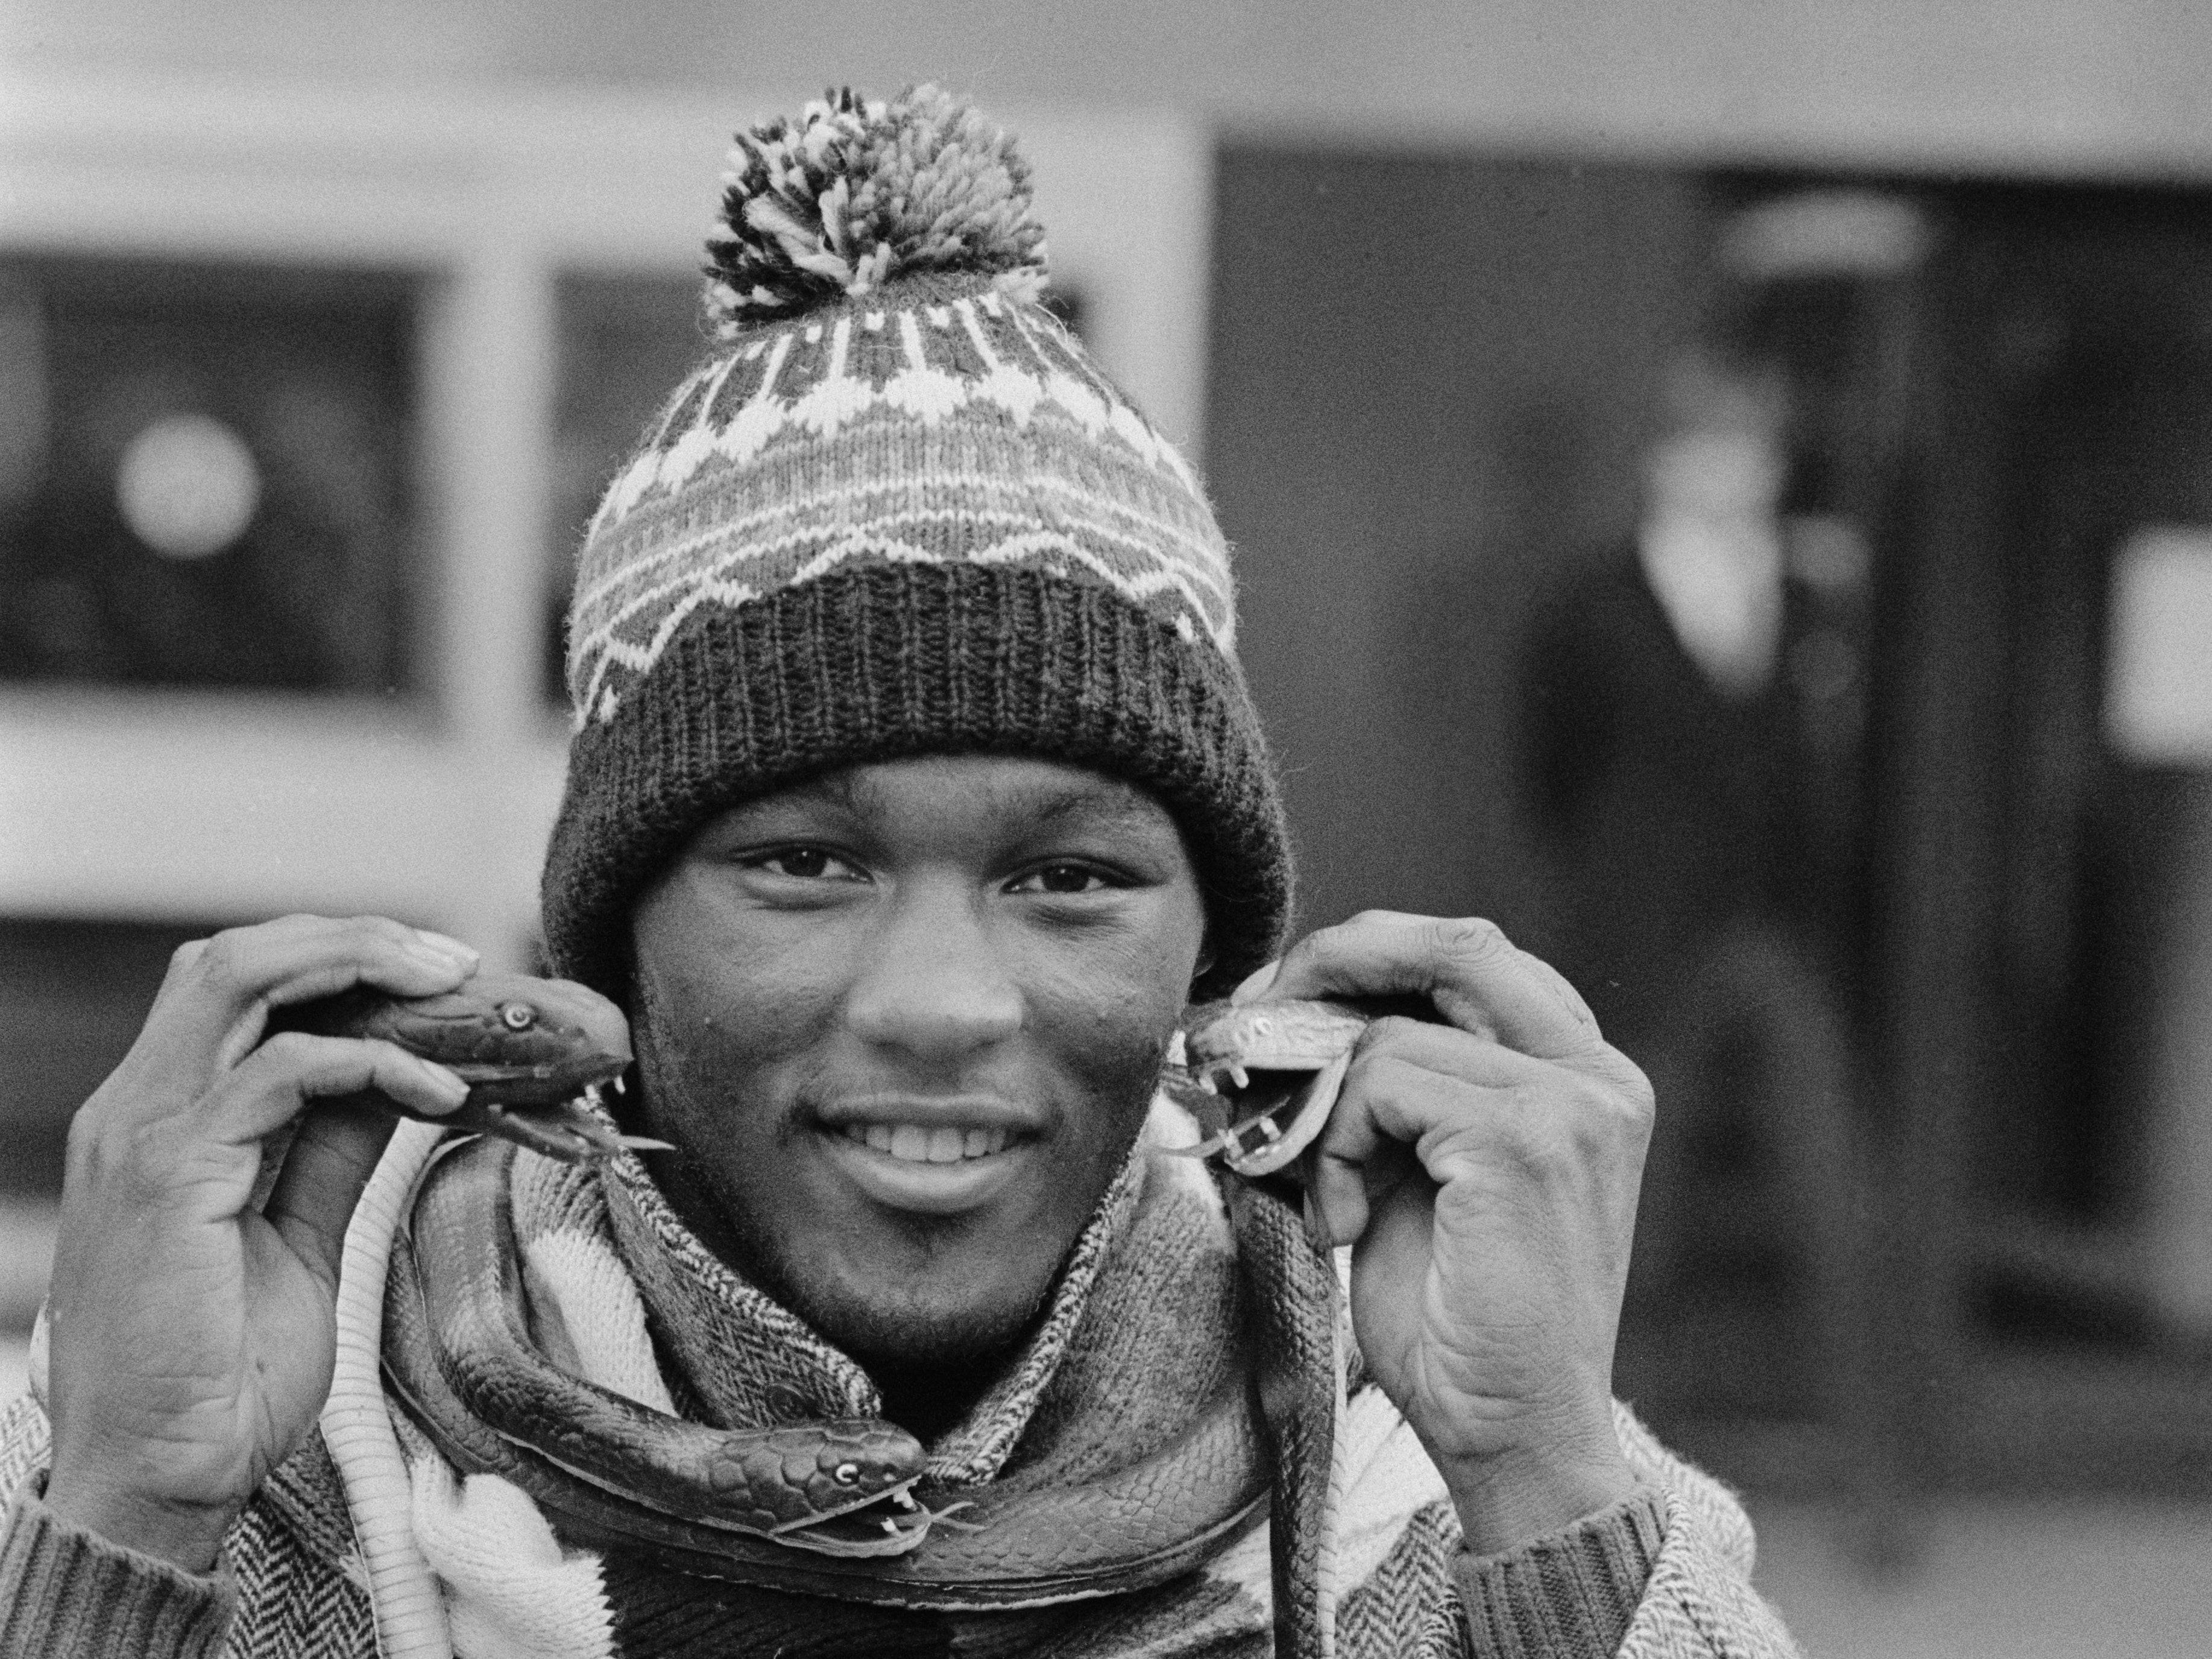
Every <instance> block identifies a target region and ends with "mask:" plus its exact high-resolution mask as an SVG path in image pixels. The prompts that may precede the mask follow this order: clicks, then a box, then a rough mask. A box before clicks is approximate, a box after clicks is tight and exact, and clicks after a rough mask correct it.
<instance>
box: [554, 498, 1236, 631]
mask: <svg viewBox="0 0 2212 1659" xmlns="http://www.w3.org/2000/svg"><path fill="white" fill-rule="evenodd" d="M947 517H957V518H960V519H963V520H972V519H975V518H997V519H1000V520H1001V521H1004V522H1006V523H1010V524H1017V525H1027V524H1029V523H1030V522H1032V520H1031V519H1030V516H1029V515H1027V514H1008V513H973V512H955V511H953V510H951V509H939V510H936V511H931V510H928V509H915V510H914V511H912V512H907V513H899V514H894V515H888V516H886V517H884V518H879V519H877V520H874V521H872V522H871V524H870V526H869V529H868V530H867V531H865V532H854V533H851V534H848V536H847V537H846V538H845V540H842V541H840V542H836V543H833V544H831V545H832V546H840V547H848V548H849V547H852V546H859V545H861V543H862V542H863V541H865V540H866V538H867V537H868V536H869V535H870V534H878V533H880V532H881V531H882V530H884V528H888V527H891V526H896V525H908V526H913V525H918V524H923V523H927V522H929V521H932V520H941V519H945V518H947ZM821 534H822V533H821V531H820V530H818V529H807V530H795V531H793V532H792V533H791V534H788V535H785V536H781V537H778V538H776V539H775V540H773V541H769V542H752V543H748V544H746V545H744V546H739V547H733V548H731V549H730V550H728V551H727V552H725V553H724V554H723V555H722V556H721V557H720V558H716V559H715V560H714V562H713V563H711V564H708V565H706V566H704V567H703V568H702V569H699V570H683V571H680V572H679V573H678V575H676V576H673V577H672V578H671V579H670V580H667V581H665V582H656V583H654V584H653V585H652V586H651V587H648V588H646V589H641V591H639V592H637V593H635V594H633V595H630V596H629V598H628V599H627V600H625V601H623V603H622V604H621V605H620V606H618V607H616V609H615V610H614V612H613V613H611V615H609V616H607V617H606V618H605V619H603V620H598V621H591V622H586V624H585V625H584V627H583V629H582V632H581V635H580V640H579V643H578V645H577V647H576V653H577V658H578V661H579V662H581V661H582V660H583V658H584V657H585V656H586V655H587V654H588V653H589V652H590V650H592V647H593V645H594V644H595V643H604V642H609V641H611V640H612V639H613V637H614V633H615V630H617V629H618V628H619V627H621V626H622V625H623V623H625V622H627V621H629V619H630V618H631V617H633V616H635V615H636V614H637V613H639V612H641V611H646V610H650V609H651V608H653V606H654V605H656V604H658V603H659V601H662V600H664V599H665V598H666V597H667V596H668V595H671V594H675V593H681V592H682V591H683V590H684V589H685V588H687V587H689V586H690V585H691V584H692V583H694V582H702V581H705V582H726V581H727V580H728V578H729V576H730V574H731V572H732V571H733V570H737V569H738V567H740V566H741V565H744V564H751V563H755V562H757V561H759V560H761V559H764V558H771V557H773V556H774V555H775V554H776V553H778V552H789V551H790V550H792V549H793V548H796V547H800V546H805V545H806V544H807V543H809V542H811V541H814V540H818V539H819V537H820V535H821ZM872 545H875V546H878V547H879V549H880V551H882V552H883V554H884V557H885V558H890V559H893V560H896V562H898V563H901V564H955V563H969V564H1012V563H1015V562H1017V561H1018V560H1020V559H1022V558H1028V557H1030V556H1032V555H1033V554H1034V553H1036V552H1038V551H1040V550H1043V551H1049V552H1067V553H1070V554H1072V555H1073V557H1074V558H1076V559H1077V560H1078V561H1079V562H1080V563H1082V564H1084V565H1085V568H1087V569H1089V570H1093V571H1095V572H1096V573H1097V575H1098V576H1100V577H1102V578H1103V580H1105V581H1106V582H1109V583H1110V584H1111V585H1112V586H1114V587H1115V589H1119V590H1120V591H1121V592H1122V593H1124V594H1126V595H1128V596H1129V597H1130V598H1131V599H1133V600H1134V601H1137V602H1139V604H1141V603H1142V602H1143V601H1145V600H1146V599H1148V598H1150V597H1151V596H1152V595H1154V594H1158V593H1164V592H1166V591H1167V590H1168V589H1170V588H1173V589H1176V590H1177V591H1179V592H1181V593H1182V595H1183V596H1184V598H1186V599H1188V601H1190V602H1191V604H1192V605H1193V606H1194V607H1196V608H1197V609H1198V611H1199V613H1200V615H1201V616H1203V615H1205V614H1206V604H1205V601H1206V590H1204V589H1200V588H1197V587H1194V586H1193V585H1192V583H1191V582H1189V581H1188V578H1187V577H1186V576H1184V575H1183V574H1182V572H1180V571H1178V570H1176V569H1175V568H1174V567H1173V566H1172V565H1167V564H1156V565H1155V566H1154V567H1153V568H1152V569H1151V570H1146V571H1144V572H1142V573H1131V572H1125V571H1117V570H1114V569H1113V568H1112V567H1111V566H1109V565H1108V564H1106V563H1105V562H1104V561H1103V559H1101V558H1098V557H1097V554H1095V553H1092V552H1090V551H1089V550H1088V549H1087V548H1085V547H1084V546H1082V545H1081V544H1080V543H1079V542H1076V541H1074V540H1073V538H1071V537H1069V536H1067V535H1066V534H1065V533H1064V532H1060V531H1032V532H1028V533H1024V534H1015V535H1012V536H1008V537H1007V538H1006V540H1004V541H1001V542H1000V543H998V544H996V545H994V546H991V547H988V548H985V549H982V550H981V551H979V552H968V553H963V554H958V555H951V556H948V555H946V554H943V553H939V552H933V551H932V550H930V549H927V548H925V547H924V546H921V544H919V543H916V542H912V541H908V540H902V539H900V538H896V537H892V536H884V537H882V539H881V540H880V542H879V543H876V544H872ZM843 557H847V558H849V557H850V554H849V552H848V553H847V554H845V555H843ZM836 562H837V561H835V560H832V561H829V562H828V563H825V562H824V561H823V559H822V558H821V557H820V556H819V555H817V557H816V558H813V559H811V560H810V561H808V563H806V564H803V565H800V566H799V567H797V568H796V569H795V570H793V571H792V572H791V573H790V574H789V575H787V576H784V577H783V578H782V579H781V585H784V586H796V585H797V584H798V583H799V582H805V581H807V580H810V579H811V577H812V576H817V575H819V574H821V573H822V572H823V570H828V569H829V568H831V566H832V565H833V564H835V563H836ZM749 591H750V590H749ZM581 615H582V613H581V611H579V617H580V618H581ZM1230 633H1231V628H1230V627H1228V626H1226V625H1225V626H1224V627H1223V628H1222V629H1221V630H1220V631H1218V633H1215V634H1214V635H1213V637H1215V638H1217V639H1218V640H1219V641H1220V643H1221V646H1222V649H1223V650H1228V649H1229V648H1230V640H1229V637H1228V636H1229V634H1230Z"/></svg>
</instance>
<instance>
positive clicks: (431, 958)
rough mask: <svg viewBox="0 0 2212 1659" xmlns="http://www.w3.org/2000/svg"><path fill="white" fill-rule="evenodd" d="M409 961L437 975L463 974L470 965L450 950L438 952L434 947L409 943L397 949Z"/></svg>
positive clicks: (467, 960) (462, 957)
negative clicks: (401, 951)
mask: <svg viewBox="0 0 2212 1659" xmlns="http://www.w3.org/2000/svg"><path fill="white" fill-rule="evenodd" d="M399 948H400V949H401V950H403V951H404V952H405V953H406V955H407V956H408V958H409V960H410V961H416V962H420V963H421V964H422V966H423V967H427V968H429V969H431V970H432V971H433V972H434V973H466V972H467V971H468V969H469V967H470V966H471V964H470V962H469V959H468V958H467V957H465V956H457V955H454V954H453V952H452V951H450V950H440V949H439V948H436V947H435V945H426V944H422V943H419V942H410V943H407V944H404V945H402V946H400V947H399Z"/></svg>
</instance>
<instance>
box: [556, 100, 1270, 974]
mask: <svg viewBox="0 0 2212 1659" xmlns="http://www.w3.org/2000/svg"><path fill="white" fill-rule="evenodd" d="M731 162H732V166H731V170H730V171H729V172H728V173H727V174H725V175H724V183H725V186H726V190H725V193H724V197H723V204H722V217H721V221H720V223H718V224H717V225H716V226H715V228H714V231H713V232H712V234H711V235H710V238H709V240H708V258H709V264H708V270H707V275H708V285H707V292H706V308H707V322H708V332H709V333H710V335H711V337H712V339H713V345H712V348H711V349H710V351H708V355H707V357H705V359H704V361H702V363H700V364H699V365H698V367H697V368H696V369H694V370H693V371H692V373H691V374H690V375H689V376H688V377H687V378H686V379H685V380H684V382H683V384H682V385H681V386H680V387H678V389H677V391H676V393H675V395H674V397H673V398H672V399H671V400H670V402H669V403H668V405H667V406H666V409H665V412H664V413H663V414H662V415H661V417H660V418H659V420H658V421H656V422H655V423H654V424H653V426H652V427H651V429H650V430H648V431H647V435H646V436H645V440H644V442H643V444H642V447H641V448H640V449H639V450H638V452H637V454H636V455H635V458H634V459H633V460H631V461H630V463H629V466H628V467H625V468H624V469H623V472H622V473H621V474H620V475H619V476H618V477H617V479H615V481H614V483H613V484H612V485H611V487H610V488H609V489H608V491H607V493H606V496H605V499H604V500H603V501H602V503H600V506H599V511H598V512H597V514H596V515H594V516H593V518H592V523H591V527H590V528H589V530H588V531H587V532H586V535H585V540H584V547H583V553H582V558H581V561H580V569H579V572H578V576H577V581H576V589H575V595H574V602H573V604H572V606H571V607H570V611H569V619H568V691H569V695H570V698H571V699H572V701H573V703H574V712H575V722H576V730H575V735H574V741H573V742H572V744H571V746H570V748H569V752H568V785H567V790H566V792H565V794H564V796H563V798H562V803H561V812H560V816H559V819H558V820H557V822H556V825H555V826H554V831H553V839H552V843H551V846H550V850H549V851H548V854H547V858H546V864H545V874H544V888H543V900H544V919H545V935H546V944H547V948H548V951H549V954H550V957H551V959H552V963H553V966H554V967H555V970H556V972H558V973H562V974H565V975H567V976H568V977H569V978H572V979H580V980H583V981H584V982H585V983H586V984H588V985H594V986H596V987H598V988H599V990H601V991H605V992H606V993H607V994H609V995H611V996H612V997H616V998H617V1000H618V1001H619V1000H624V999H626V997H627V995H628V991H629V955H628V949H629V912H630V908H631V906H632V905H633V904H634V903H635V900H636V899H637V897H638V895H639V894H640V893H641V891H642V889H643V888H644V887H645V886H646V885H647V883H648V882H649V881H652V880H653V877H654V876H655V875H657V874H658V873H659V872H660V871H661V870H662V869H665V867H666V865H667V864H668V863H669V862H670V861H671V859H672V858H674V857H676V856H677V855H678V852H679V851H681V850H682V848H683V847H684V844H685V843H686V842H687V841H688V840H689V839H690V837H691V836H692V835H693V834H694V833H696V831H697V830H698V829H700V828H701V827H702V826H703V825H704V824H705V823H706V821H707V820H708V819H710V818H712V817H713V816H714V814H717V813H719V812H720V811H722V810H723V809H725V808H727V807H729V806H731V805H732V804H734V803H736V802H739V801H743V800H745V799H747V798H749V797H752V796H759V795H762V794H765V793H768V792H769V791H772V790H776V789H778V788H781V787H783V786H785V785H787V784H793V783H797V782H799V781H800V780H802V779H804V778H808V777H810V776H812V775H814V774H817V773H821V772H827V771H830V770H833V769H836V768H838V767H842V766H848V765H858V764H861V763H866V762H870V761H879V760H887V759H895V758H897V757H901V756H908V755H918V754H1004V755H1025V756H1034V757H1037V758H1041V759H1050V760H1057V761H1063V762H1067V763H1070V764H1073V765H1083V766H1088V767H1091V768H1094V769H1096V770H1097V771H1100V772H1107V773H1110V774H1113V775H1115V776H1117V777H1120V778H1125V779H1127V780H1128V781H1129V782H1131V783H1133V784H1138V785H1139V786H1141V787H1142V788H1144V789H1145V790H1148V791H1149V792H1150V793H1151V794H1152V796H1154V797H1155V798H1156V799H1157V800H1158V801H1159V802H1161V803H1162V804H1163V805H1164V807H1165V808H1167V809H1168V811H1169V812H1170V813H1171V814H1173V815H1174V817H1175V819H1176V822H1177V824H1178V825H1179V826H1180V827H1181V829H1182V834H1183V837H1184V839H1185V842H1186V845H1188V849H1189V851H1190V854H1191V857H1192V860H1193V863H1194V867H1195V869H1196V872H1197V875H1198V880H1199V882H1200V889H1201V892H1202V894H1203V896H1204V900H1205V903H1206V911H1207V917H1208V922H1209V939H1210V945H1211V949H1212V964H1211V967H1210V968H1209V970H1208V972H1207V973H1206V975H1205V976H1204V977H1203V978H1202V979H1201V982H1200V987H1199V988H1198V989H1199V990H1200V992H1201V993H1204V994H1212V993H1213V992H1218V991H1219V990H1221V989H1223V988H1225V987H1226V986H1228V985H1233V984H1235V983H1236V981H1237V979H1240V978H1241V977H1243V975H1244V974H1245V973H1249V971H1250V970H1251V969H1252V968H1254V967H1257V966H1258V965H1259V964H1260V963H1261V962H1263V961H1266V960H1267V958H1268V957H1269V956H1270V955H1273V951H1274V949H1275V948H1276V945H1277V942H1278V940H1279V936H1280V934H1281V932H1282V929H1283V926H1284V923H1285V916H1286V912H1287V911H1288V908H1289V902H1290V860H1289V852H1288V846H1287V843H1286V839H1285V831H1284V826H1283V819H1282V812H1281V808H1280V804H1279V799H1278V796H1277V793H1276V787H1275V781H1274V778H1273V772H1272V769H1271V767H1270V765H1269V764H1268V759H1267V749H1266V745H1265V743H1264V741H1263V740H1262V738H1261V730H1260V724H1259V720H1258V717H1257V716H1256V714H1255V711H1254V710H1253V707H1252V703H1251V699H1250V698H1249V696H1248V694H1247V692H1246V691H1245V686H1244V682H1243V675H1242V674H1241V673H1240V671H1239V670H1238V668H1237V661H1236V657H1235V656H1234V654H1233V650H1232V645H1233V641H1234V638H1235V631H1236V617H1235V608H1234V602H1233V595H1232V592H1231V581H1230V570H1229V550H1228V547H1227V545H1226V544H1225V542H1224V541H1223V540H1222V536H1221V532H1220V530H1219V528H1218V527H1217V526H1216V525H1215V523H1214V521H1213V514H1212V509H1210V508H1209V507H1208V506H1207V504H1206V498H1205V495H1204V493H1203V491H1201V489H1200V485H1199V483H1198V480H1197V479H1196V478H1195V477H1194V475H1193V473H1192V472H1191V469H1190V468H1189V467H1188V465H1186V464H1185V462H1184V460H1183V459H1182V456H1181V455H1179V454H1176V451H1175V449H1174V448H1173V447H1172V446H1171V445H1170V444H1169V443H1168V442H1167V441H1166V440H1165V439H1164V438H1163V437H1162V436H1160V435H1159V433H1158V431H1156V430H1154V429H1153V428H1152V425H1151V424H1150V423H1148V422H1147V421H1146V419H1145V418H1144V417H1143V416H1142V415H1140V414H1139V413H1138V412H1137V411H1136V409H1135V408H1134V407H1133V406H1131V404H1130V403H1129V401H1128V400H1127V399H1126V398H1125V397H1123V396H1122V395H1121V393H1120V392H1119V391H1118V390H1117V389H1115V387H1114V385H1113V384H1112V382H1110V381H1109V380H1108V379H1107V378H1106V376H1105V375H1103V374H1102V373H1100V371H1099V369H1098V368H1097V365H1096V364H1094V363H1092V362H1091V359H1090V357H1089V356H1088V355H1087V354H1086V353H1085V351H1084V349H1083V346H1082V345H1081V344H1080V343H1079V341H1078V340H1077V339H1075V338H1074V336H1073V334H1071V333H1070V332H1068V331H1067V330H1066V329H1065V328H1063V327H1061V326H1060V324H1059V323H1058V322H1057V321H1056V320H1054V318H1053V317H1052V315H1051V314H1049V313H1048V312H1047V311H1046V310H1045V309H1044V308H1043V307H1042V304H1041V303H1040V296H1041V295H1042V291H1043V288H1044V283H1045V249H1044V235H1043V232H1042V229H1041V228H1040V227H1039V226H1038V225H1037V223H1036V221H1035V220H1034V219H1033V218H1032V217H1030V186H1029V169H1028V166H1027V163H1026V162H1024V160H1023V158H1022V156H1020V154H1019V153H1018V151H1017V150H1016V149H1015V148H1014V145H1013V143H1012V139H1011V138H1010V137H1008V136H1007V135H1006V132H1005V131H1003V130H1002V129H1000V128H999V127H998V126H996V125H994V124H993V123H991V122H990V121H988V120H987V119H985V118H984V117H983V116H981V114H979V113H977V112H976V111H975V109H973V108H972V107H969V106H967V105H965V104H963V103H961V102H959V101H956V100H954V99H952V98H951V97H948V96H947V95H945V94H944V93H943V92H940V91H939V90H938V89H937V88H934V87H918V88H913V89H911V90H909V91H908V92H906V93H903V94H902V95H900V96H898V97H897V98H895V99H892V100H890V101H888V102H884V101H869V100H864V99H862V98H860V97H858V96H856V95H854V94H853V93H851V92H849V91H848V92H843V93H836V94H833V95H831V96H830V97H829V99H828V100H826V101H823V102H820V103H816V104H811V105H809V106H808V107H807V108H806V111H805V114H804V116H803V117H802V118H801V119H799V121H798V122H797V123H795V124H793V123H791V122H788V121H786V120H782V119H778V120H775V121H771V122H768V123H765V124H763V125H759V126H756V127H754V128H753V129H752V130H751V131H750V132H748V133H744V134H741V135H740V136H739V137H738V140H737V147H736V149H734V150H733V151H732V156H731Z"/></svg>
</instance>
